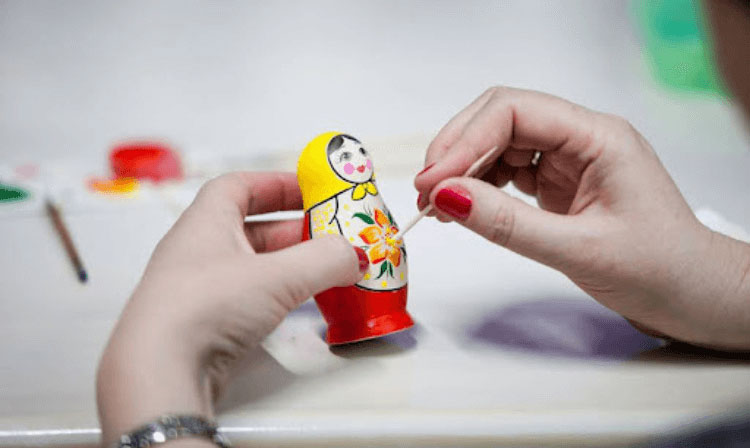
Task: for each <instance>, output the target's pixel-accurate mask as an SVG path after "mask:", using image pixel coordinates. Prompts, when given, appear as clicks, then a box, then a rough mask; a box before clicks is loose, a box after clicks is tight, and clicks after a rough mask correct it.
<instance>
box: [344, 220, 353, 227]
mask: <svg viewBox="0 0 750 448" xmlns="http://www.w3.org/2000/svg"><path fill="white" fill-rule="evenodd" d="M344 225H345V226H347V227H349V226H350V225H352V223H351V222H350V221H346V222H345V223H344Z"/></svg>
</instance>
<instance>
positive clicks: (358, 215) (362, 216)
mask: <svg viewBox="0 0 750 448" xmlns="http://www.w3.org/2000/svg"><path fill="white" fill-rule="evenodd" d="M354 217H355V218H359V219H361V220H362V221H364V222H365V224H375V220H374V219H372V218H370V217H369V216H367V215H365V214H364V213H355V214H354Z"/></svg>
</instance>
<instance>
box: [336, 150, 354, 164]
mask: <svg viewBox="0 0 750 448" xmlns="http://www.w3.org/2000/svg"><path fill="white" fill-rule="evenodd" d="M345 160H352V153H350V152H349V151H346V152H342V153H341V156H340V157H339V162H343V161H345Z"/></svg>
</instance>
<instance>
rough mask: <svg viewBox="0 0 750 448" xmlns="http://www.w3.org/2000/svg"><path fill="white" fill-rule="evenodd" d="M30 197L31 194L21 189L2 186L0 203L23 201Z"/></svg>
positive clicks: (0, 187)
mask: <svg viewBox="0 0 750 448" xmlns="http://www.w3.org/2000/svg"><path fill="white" fill-rule="evenodd" d="M27 197H29V193H28V192H26V191H25V190H24V189H22V188H19V187H14V186H12V185H4V184H0V203H2V202H14V201H23V200H24V199H26V198H27Z"/></svg>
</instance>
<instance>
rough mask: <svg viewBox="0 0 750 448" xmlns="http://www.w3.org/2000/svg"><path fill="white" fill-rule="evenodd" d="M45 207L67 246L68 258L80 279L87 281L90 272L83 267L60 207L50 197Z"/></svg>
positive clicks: (83, 281)
mask: <svg viewBox="0 0 750 448" xmlns="http://www.w3.org/2000/svg"><path fill="white" fill-rule="evenodd" d="M45 208H46V209H47V215H49V217H50V219H51V220H52V224H53V225H54V226H55V231H56V232H57V234H58V235H59V236H60V240H61V241H62V243H63V246H64V247H65V252H67V253H68V258H69V259H70V262H71V263H72V264H73V268H74V269H75V270H76V273H77V274H78V281H80V282H81V283H86V281H87V280H88V278H89V277H88V274H87V273H86V269H85V268H84V267H83V263H82V262H81V257H79V256H78V251H77V250H76V246H75V245H74V244H73V239H72V238H71V237H70V233H69V232H68V228H67V227H66V226H65V222H63V220H62V214H61V213H60V209H59V208H58V207H57V206H56V205H55V204H54V203H53V202H52V200H51V199H50V198H47V199H46V200H45Z"/></svg>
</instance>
